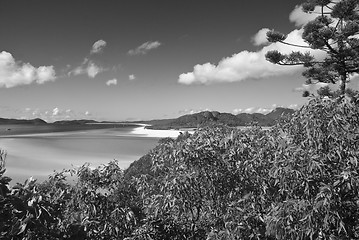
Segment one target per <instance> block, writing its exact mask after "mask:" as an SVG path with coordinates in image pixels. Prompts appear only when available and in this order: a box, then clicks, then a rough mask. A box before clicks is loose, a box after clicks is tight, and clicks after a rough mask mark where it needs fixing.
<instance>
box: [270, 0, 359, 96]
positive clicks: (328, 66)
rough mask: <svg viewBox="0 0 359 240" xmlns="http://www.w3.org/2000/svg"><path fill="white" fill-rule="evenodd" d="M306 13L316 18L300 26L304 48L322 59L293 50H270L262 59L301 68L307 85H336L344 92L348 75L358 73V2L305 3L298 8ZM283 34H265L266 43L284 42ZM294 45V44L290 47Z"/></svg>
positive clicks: (326, 0) (323, 0)
mask: <svg viewBox="0 0 359 240" xmlns="http://www.w3.org/2000/svg"><path fill="white" fill-rule="evenodd" d="M301 6H302V10H303V11H304V12H306V13H310V14H317V15H318V16H317V17H316V18H315V19H314V20H312V21H310V22H308V23H307V24H306V25H304V27H303V34H302V38H303V40H304V41H305V42H306V43H307V44H308V45H306V46H300V47H303V48H306V49H308V50H309V49H315V50H321V51H322V52H323V53H324V56H323V57H317V58H315V57H314V56H313V55H312V54H311V53H310V52H309V51H306V52H305V53H303V52H300V51H293V52H292V53H290V54H283V53H280V52H279V51H276V50H273V51H269V52H267V54H266V59H267V60H268V61H270V62H272V63H274V64H279V65H303V66H304V67H305V68H306V70H305V71H304V72H303V76H304V77H306V78H307V82H306V83H307V84H315V83H318V82H323V83H333V84H335V83H340V91H341V94H344V93H345V90H346V85H347V83H348V82H349V80H350V76H352V75H353V74H356V73H359V39H358V33H359V1H358V0H340V1H330V0H307V1H306V2H305V3H303V4H302V5H301ZM286 38H287V35H285V34H283V33H280V32H277V31H274V30H272V31H269V32H268V33H267V39H268V41H269V42H280V43H283V44H288V45H294V44H291V43H289V42H286ZM294 46H298V45H294Z"/></svg>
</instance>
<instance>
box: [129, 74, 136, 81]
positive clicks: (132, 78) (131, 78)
mask: <svg viewBox="0 0 359 240" xmlns="http://www.w3.org/2000/svg"><path fill="white" fill-rule="evenodd" d="M128 79H129V80H131V81H132V80H135V79H136V76H135V75H133V74H131V75H129V76H128Z"/></svg>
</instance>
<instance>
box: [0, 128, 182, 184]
mask: <svg viewBox="0 0 359 240" xmlns="http://www.w3.org/2000/svg"><path fill="white" fill-rule="evenodd" d="M178 134H179V131H171V130H147V129H145V128H144V126H140V127H135V128H111V129H95V130H85V131H71V132H54V133H40V134H24V135H14V136H5V137H1V138H0V149H2V150H5V151H6V152H7V157H6V173H5V175H6V176H9V177H11V178H12V179H13V181H12V183H13V184H14V182H23V181H25V180H26V179H27V178H29V177H31V176H32V177H34V178H35V179H38V180H39V181H42V180H45V179H46V178H47V177H48V175H49V174H51V173H52V172H53V171H54V170H56V171H61V170H62V169H70V168H74V167H79V166H81V165H83V164H85V163H90V164H91V166H92V167H97V166H99V165H101V164H106V163H108V162H110V161H111V160H113V159H116V160H118V161H119V164H120V166H121V167H122V168H127V167H128V166H129V165H130V164H131V163H132V162H133V161H135V160H137V159H139V158H140V157H141V156H143V155H145V154H146V153H148V152H149V151H150V150H151V149H152V148H154V147H155V146H156V145H157V143H158V140H159V139H160V138H162V137H176V136H177V135H178Z"/></svg>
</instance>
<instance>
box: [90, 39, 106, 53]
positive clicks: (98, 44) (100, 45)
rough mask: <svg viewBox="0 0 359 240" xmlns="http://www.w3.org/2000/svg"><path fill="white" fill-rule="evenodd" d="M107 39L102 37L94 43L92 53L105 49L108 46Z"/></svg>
mask: <svg viewBox="0 0 359 240" xmlns="http://www.w3.org/2000/svg"><path fill="white" fill-rule="evenodd" d="M106 44H107V43H106V41H104V40H102V39H100V40H98V41H96V42H95V43H94V44H93V45H92V49H91V52H90V53H91V54H94V53H100V52H102V51H103V49H104V48H105V47H106Z"/></svg>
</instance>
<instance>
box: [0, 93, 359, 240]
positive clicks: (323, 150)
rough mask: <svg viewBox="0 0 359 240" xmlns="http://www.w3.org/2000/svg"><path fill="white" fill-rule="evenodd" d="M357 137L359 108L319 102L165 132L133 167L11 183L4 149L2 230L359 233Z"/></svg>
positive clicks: (196, 235) (133, 235)
mask: <svg viewBox="0 0 359 240" xmlns="http://www.w3.org/2000/svg"><path fill="white" fill-rule="evenodd" d="M358 140H359V104H358V103H356V102H352V101H351V100H349V99H347V98H340V99H333V100H332V99H326V98H325V99H320V98H317V99H312V100H311V101H310V102H309V104H308V105H306V106H304V107H302V108H301V109H300V110H298V111H296V112H295V113H294V114H293V115H292V116H291V117H286V118H283V119H281V120H280V121H279V122H278V123H277V124H276V125H274V126H273V127H272V128H271V129H269V130H262V129H261V127H260V126H253V127H251V128H248V129H245V130H239V129H236V128H231V127H228V126H224V125H212V126H208V127H205V128H201V129H199V130H197V131H196V132H195V133H194V134H183V135H181V136H180V137H179V138H178V139H163V140H161V142H160V143H159V145H158V146H157V147H156V148H154V149H153V150H152V151H151V153H150V154H148V155H147V156H145V157H144V159H143V161H141V162H136V163H133V166H132V167H130V168H129V169H127V170H126V171H123V170H122V169H120V168H119V167H118V164H117V162H116V161H114V162H111V163H109V164H107V165H104V166H101V167H99V168H97V169H94V170H93V169H91V168H90V167H89V166H88V165H85V166H83V167H81V168H79V169H77V170H69V171H64V172H60V173H55V174H54V175H52V176H50V177H49V179H48V180H47V181H45V182H42V183H36V182H35V181H34V180H32V179H29V180H28V181H27V182H25V183H24V184H18V185H16V186H15V187H13V188H9V186H8V185H7V184H8V183H9V182H10V181H11V180H10V178H8V177H6V176H5V166H4V153H2V156H3V158H2V161H1V163H2V164H1V167H0V169H1V171H0V176H1V177H0V216H1V218H0V236H1V238H4V239H133V240H135V239H358V238H359V192H358V190H359V173H358V156H359V154H358V149H359V141H358ZM136 169H137V171H136ZM69 173H71V174H73V175H74V176H76V178H77V181H76V183H75V184H69V183H68V182H67V181H66V176H68V174H69Z"/></svg>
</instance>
